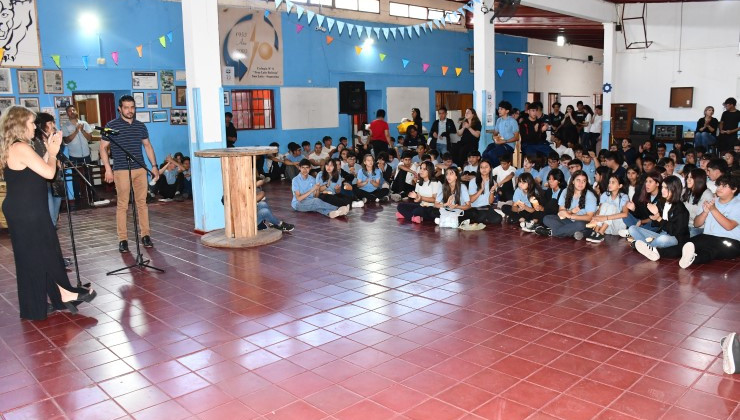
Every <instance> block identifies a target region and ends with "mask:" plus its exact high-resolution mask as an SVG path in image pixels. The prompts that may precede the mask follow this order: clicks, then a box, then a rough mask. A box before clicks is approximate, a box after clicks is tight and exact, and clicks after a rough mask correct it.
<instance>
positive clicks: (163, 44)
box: [159, 35, 167, 48]
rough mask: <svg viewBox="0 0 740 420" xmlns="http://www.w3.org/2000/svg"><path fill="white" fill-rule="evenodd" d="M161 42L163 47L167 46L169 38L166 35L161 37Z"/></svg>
mask: <svg viewBox="0 0 740 420" xmlns="http://www.w3.org/2000/svg"><path fill="white" fill-rule="evenodd" d="M159 43H160V44H162V48H167V38H165V36H164V35H162V36H160V37H159Z"/></svg>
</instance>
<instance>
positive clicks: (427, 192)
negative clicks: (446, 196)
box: [414, 181, 442, 207]
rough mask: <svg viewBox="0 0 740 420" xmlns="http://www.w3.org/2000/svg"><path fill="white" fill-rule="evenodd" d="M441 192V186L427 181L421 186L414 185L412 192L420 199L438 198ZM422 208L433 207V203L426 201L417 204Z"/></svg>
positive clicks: (435, 182)
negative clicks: (420, 197)
mask: <svg viewBox="0 0 740 420" xmlns="http://www.w3.org/2000/svg"><path fill="white" fill-rule="evenodd" d="M441 191H442V184H440V183H439V182H437V181H427V182H425V183H424V184H422V185H419V184H416V187H415V188H414V192H416V194H418V195H420V196H422V197H438V196H439V193H440V192H441ZM419 205H421V206H422V207H433V206H434V203H429V202H426V201H421V202H419Z"/></svg>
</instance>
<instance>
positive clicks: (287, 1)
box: [285, 0, 293, 14]
mask: <svg viewBox="0 0 740 420" xmlns="http://www.w3.org/2000/svg"><path fill="white" fill-rule="evenodd" d="M285 9H286V10H287V11H288V14H290V11H291V10H293V2H292V1H290V0H285Z"/></svg>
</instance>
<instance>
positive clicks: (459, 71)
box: [455, 67, 462, 77]
mask: <svg viewBox="0 0 740 420" xmlns="http://www.w3.org/2000/svg"><path fill="white" fill-rule="evenodd" d="M460 73H462V67H455V76H458V77H460Z"/></svg>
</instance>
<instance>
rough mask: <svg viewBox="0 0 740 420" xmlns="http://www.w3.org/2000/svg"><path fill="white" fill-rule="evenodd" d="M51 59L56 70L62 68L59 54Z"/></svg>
mask: <svg viewBox="0 0 740 420" xmlns="http://www.w3.org/2000/svg"><path fill="white" fill-rule="evenodd" d="M2 50H3V55H5V48H2ZM115 54H118V53H115ZM51 59H52V60H54V64H56V66H57V68H58V69H61V68H62V66H61V63H60V57H59V54H53V55H52V56H51ZM0 61H2V57H0Z"/></svg>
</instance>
